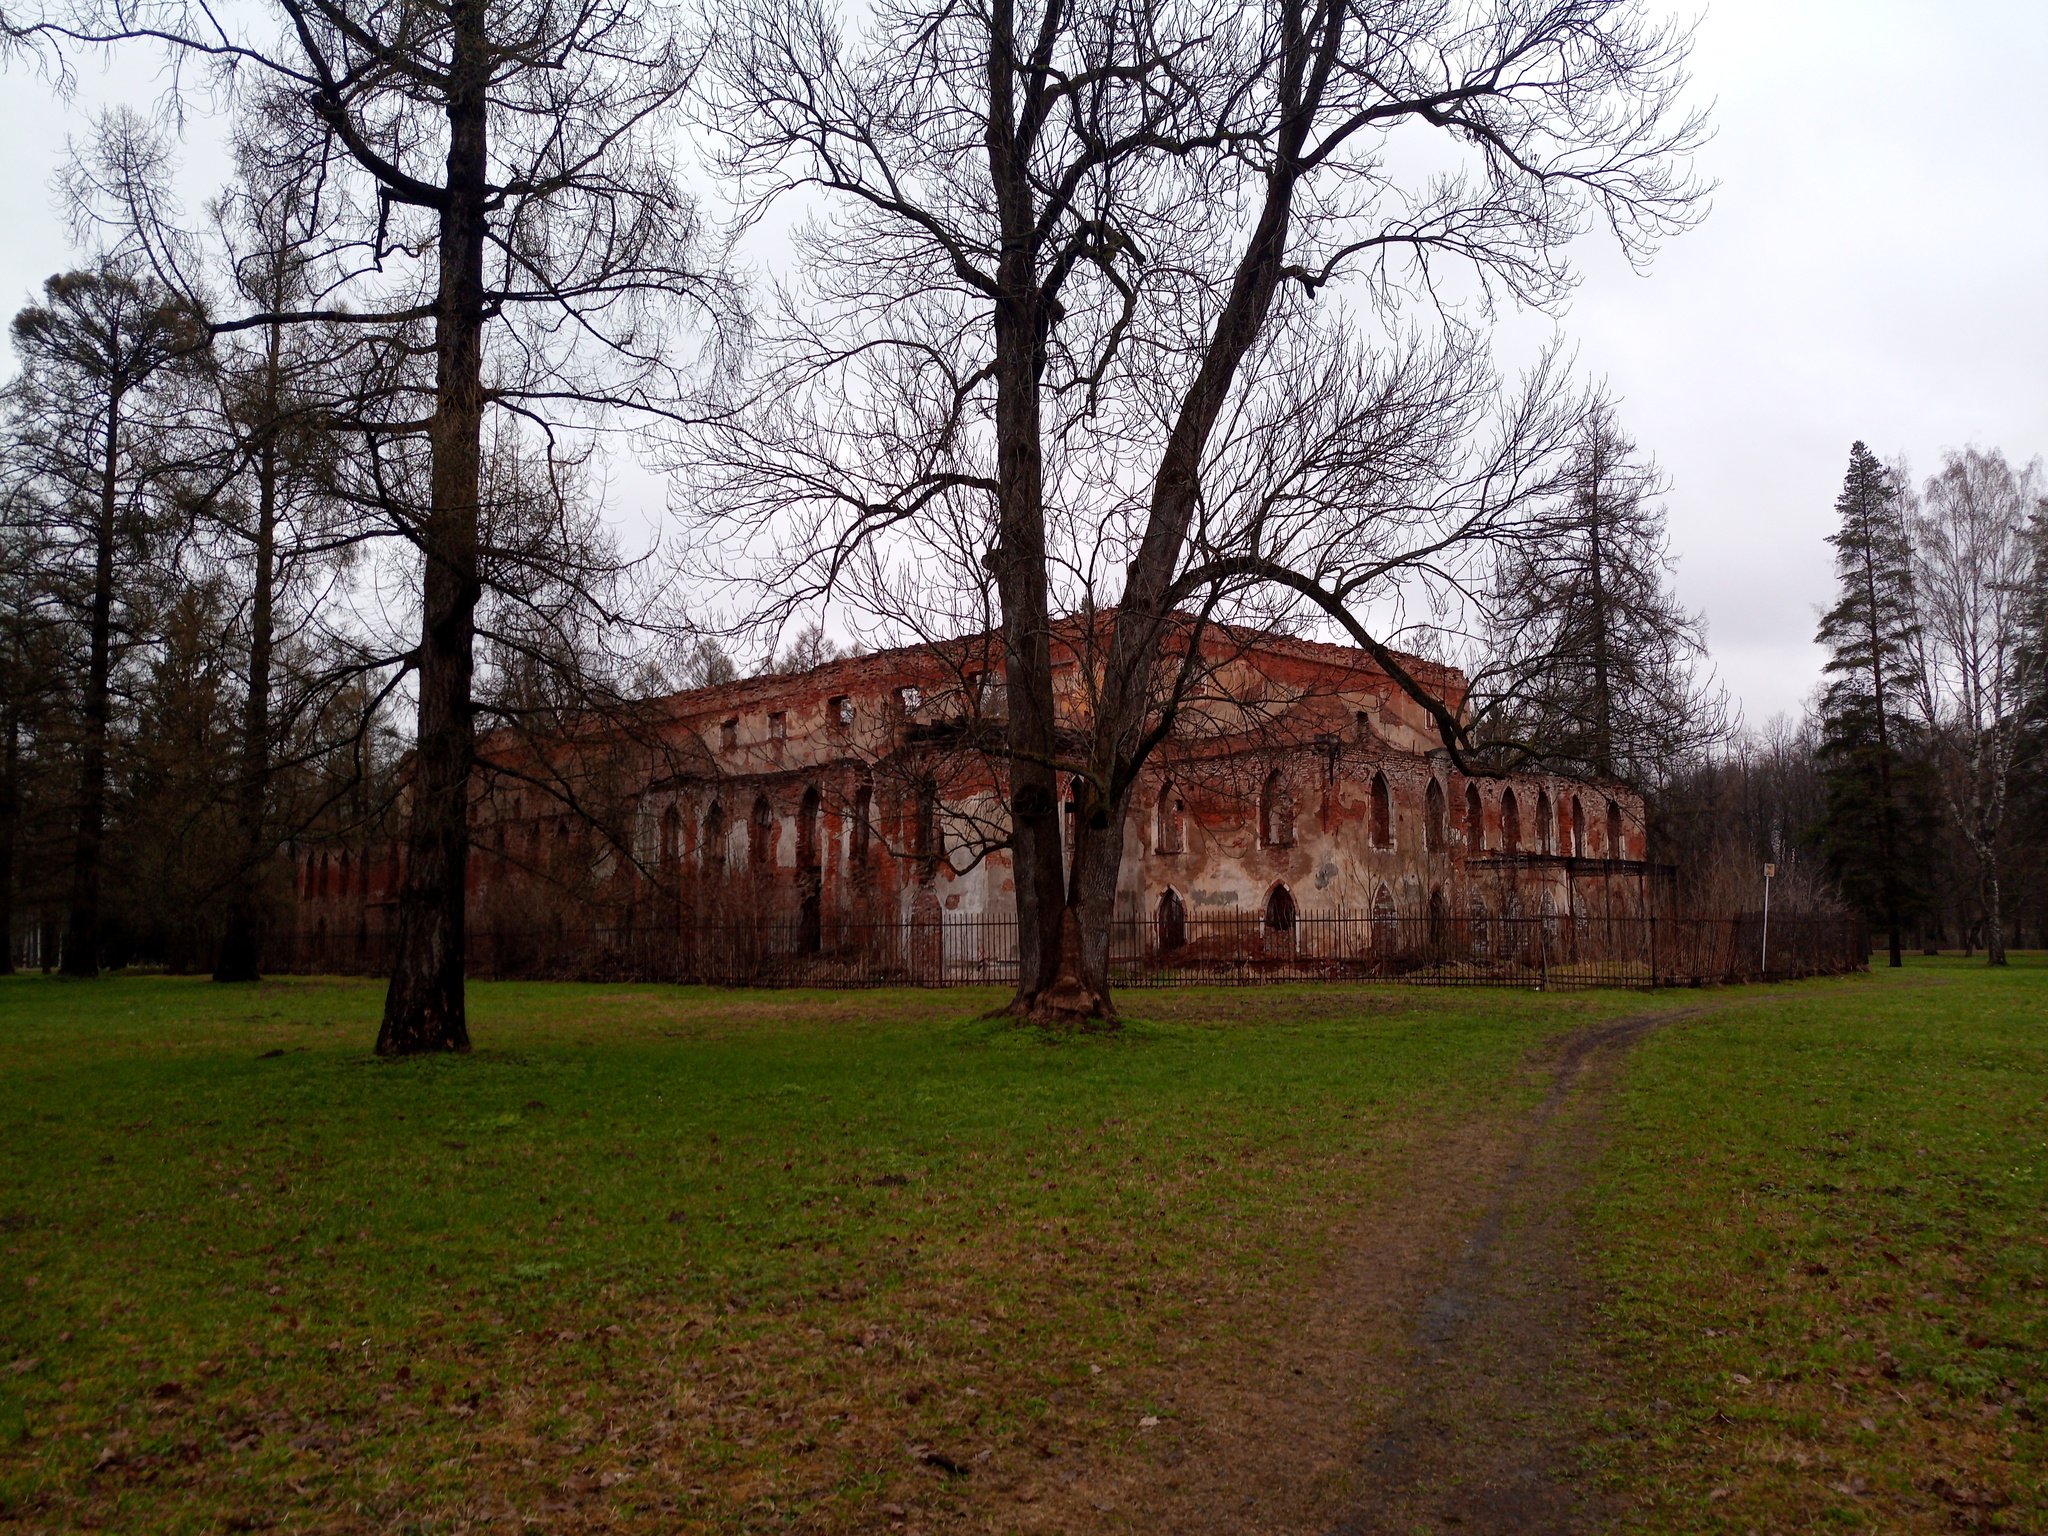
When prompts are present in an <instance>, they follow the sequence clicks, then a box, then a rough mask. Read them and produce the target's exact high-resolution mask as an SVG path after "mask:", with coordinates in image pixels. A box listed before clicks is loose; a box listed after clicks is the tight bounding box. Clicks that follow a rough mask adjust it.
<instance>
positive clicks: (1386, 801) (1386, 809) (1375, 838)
mask: <svg viewBox="0 0 2048 1536" xmlns="http://www.w3.org/2000/svg"><path fill="white" fill-rule="evenodd" d="M1372 845H1373V847H1375V848H1391V847H1393V846H1394V792H1393V790H1392V789H1391V788H1390V787H1389V786H1388V784H1387V776H1386V775H1385V774H1384V773H1376V774H1374V775H1373V776H1372Z"/></svg>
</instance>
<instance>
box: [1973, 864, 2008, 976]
mask: <svg viewBox="0 0 2048 1536" xmlns="http://www.w3.org/2000/svg"><path fill="white" fill-rule="evenodd" d="M1977 868H1978V870H1979V871H1980V874H1979V876H1978V879H1979V887H1978V889H1979V892H1980V894H1981V897H1982V900H1983V902H1984V963H1985V964H1986V965H2003V964H2005V911H2004V908H2003V905H2002V893H2001V891H2000V889H1999V884H1998V856H1997V854H1995V853H1993V852H1992V851H1991V850H1989V849H1986V850H1985V851H1984V852H1983V853H1982V854H1980V855H1978V860H1977Z"/></svg>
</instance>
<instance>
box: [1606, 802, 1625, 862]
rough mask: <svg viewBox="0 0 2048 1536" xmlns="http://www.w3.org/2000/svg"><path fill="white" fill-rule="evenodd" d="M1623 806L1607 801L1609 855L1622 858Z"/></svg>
mask: <svg viewBox="0 0 2048 1536" xmlns="http://www.w3.org/2000/svg"><path fill="white" fill-rule="evenodd" d="M1621 847H1622V844H1621V807H1620V806H1619V805H1617V804H1616V803H1615V802H1614V801H1612V800H1610V801H1608V802H1607V857H1608V858H1610V859H1618V858H1621V857H1622V856H1623V855H1622V851H1621Z"/></svg>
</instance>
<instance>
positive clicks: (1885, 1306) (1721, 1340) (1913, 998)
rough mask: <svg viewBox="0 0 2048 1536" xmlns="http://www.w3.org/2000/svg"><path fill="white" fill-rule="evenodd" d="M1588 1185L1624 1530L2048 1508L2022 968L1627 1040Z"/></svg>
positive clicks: (1822, 997) (1960, 1522) (2036, 1000)
mask: <svg viewBox="0 0 2048 1536" xmlns="http://www.w3.org/2000/svg"><path fill="white" fill-rule="evenodd" d="M1612 1128H1613V1138H1612V1142H1611V1151H1610V1154H1609V1157H1608V1161H1607V1166H1606V1168H1605V1170H1604V1178H1603V1182H1602V1185H1601V1188H1600V1190H1599V1194H1598V1206H1597V1209H1598V1220H1599V1224H1600V1233H1601V1236H1602V1239H1603V1243H1604V1247H1603V1252H1604V1255H1605V1262H1606V1264H1607V1271H1608V1277H1609V1279H1610V1281H1611V1282H1612V1284H1613V1285H1614V1287H1615V1293H1616V1296H1617V1301H1616V1304H1615V1307H1614V1311H1613V1313H1612V1315H1611V1316H1610V1318H1609V1319H1608V1323H1609V1328H1610V1332H1611V1335H1612V1337H1613V1338H1614V1339H1615V1340H1616V1341H1617V1343H1618V1345H1619V1346H1620V1348H1621V1350H1622V1352H1623V1362H1624V1366H1625V1369H1626V1372H1627V1376H1628V1384H1629V1387H1630V1391H1631V1396H1632V1398H1633V1400H1634V1403H1635V1406H1634V1408H1633V1409H1632V1410H1631V1411H1630V1412H1628V1413H1626V1414H1623V1415H1621V1416H1620V1418H1619V1420H1618V1422H1617V1423H1616V1424H1615V1426H1614V1428H1615V1430H1616V1434H1615V1436H1614V1437H1613V1439H1612V1440H1610V1441H1609V1442H1608V1444H1607V1445H1606V1447H1605V1450H1604V1455H1605V1457H1606V1460H1607V1468H1606V1470H1607V1475H1608V1477H1609V1479H1610V1481H1611V1482H1612V1484H1613V1485H1614V1486H1615V1487H1616V1488H1617V1489H1619V1490H1621V1491H1622V1493H1623V1494H1624V1496H1625V1499H1626V1505H1627V1507H1628V1508H1629V1509H1630V1510H1631V1511H1632V1513H1631V1514H1630V1516H1629V1517H1628V1519H1627V1520H1626V1521H1625V1522H1624V1524H1625V1525H1626V1526H1627V1528H1629V1529H1638V1530H1648V1531H1688V1532H1691V1531H1721V1530H1726V1531H1732V1532H1744V1531H1789V1530H1828V1529H1840V1528H1868V1529H1872V1530H1948V1529H1954V1528H1957V1527H1968V1528H1979V1529H1987V1530H1991V1529H2006V1530H2015V1531H2031V1532H2039V1531H2042V1530H2044V1529H2048V1486H2044V1466H2048V1439H2044V1436H2043V1433H2042V1418H2043V1417H2044V1416H2048V964H2044V961H2043V958H2042V957H2040V956H2033V955H2029V956H2020V957H2016V958H2015V961H2014V963H2013V965H2012V966H2011V967H2010V968H2008V969H2007V970H2005V971H2002V972H2001V971H1992V970H1989V969H1987V968H1986V967H1984V966H1983V965H1982V964H1981V962H1980V963H1975V964H1972V963H1967V962H1963V961H1960V960H1955V959H1937V960H1922V959H1918V958H1916V959H1914V960H1913V961H1912V962H1911V963H1910V964H1909V966H1908V967H1907V968H1906V969H1905V970H1904V971H1903V972H1899V973H1889V974H1888V973H1886V972H1884V971H1882V970H1880V971H1879V972H1877V973H1876V974H1875V975H1873V976H1870V977H1867V978H1865V977H1858V978H1853V979H1850V980H1846V981H1843V982H1839V983H1820V984H1809V985H1807V986H1804V987H1801V988H1799V989H1797V990H1793V991H1788V992H1786V993H1784V994H1783V995H1782V996H1779V997H1775V998H1772V999H1770V1000H1768V1001H1762V1002H1756V1003H1750V1004H1747V1005H1746V1006H1744V1007H1742V1008H1740V1009H1739V1010H1736V1011H1733V1012H1729V1013H1725V1014H1721V1015H1717V1016H1715V1017H1712V1018H1709V1019H1706V1020H1703V1021H1701V1022H1699V1023H1696V1024H1691V1025H1687V1026H1683V1027H1680V1028H1676V1029H1670V1030H1666V1031H1664V1032H1662V1033H1661V1034H1658V1035H1656V1036H1654V1037H1652V1038H1651V1039H1649V1040H1648V1041H1646V1042H1645V1043H1644V1044H1643V1045H1642V1046H1641V1047H1640V1048H1639V1050H1638V1053H1637V1055H1636V1057H1635V1058H1634V1060H1633V1061H1632V1063H1631V1064H1630V1066H1629V1068H1628V1072H1627V1077H1626V1080H1625V1086H1624V1088H1623V1091H1622V1096H1621V1098H1620V1100H1619V1102H1618V1103H1617V1105H1616V1106H1615V1112H1614V1115H1613V1120H1612Z"/></svg>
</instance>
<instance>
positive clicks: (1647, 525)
mask: <svg viewBox="0 0 2048 1536" xmlns="http://www.w3.org/2000/svg"><path fill="white" fill-rule="evenodd" d="M1663 489H1664V481H1663V477H1662V475H1661V474H1660V473H1659V471H1658V469H1657V466H1656V465H1655V463H1654V462H1651V461H1649V460H1646V459H1644V458H1642V457H1641V456H1639V454H1638V452H1637V449H1636V445H1635V444H1634V443H1633V442H1631V441H1630V440H1629V439H1628V438H1627V437H1626V436H1625V435H1623V433H1622V431H1621V429H1620V428H1619V426H1618V425H1617V424H1616V423H1615V420H1614V414H1613V411H1612V408H1611V407H1609V406H1608V405H1606V404H1605V403H1603V402H1595V403H1594V404H1593V405H1592V406H1591V407H1590V408H1589V409H1588V411H1587V413H1586V417H1585V423H1584V426H1583V427H1582V429H1581V435H1580V439H1579V443H1578V448H1577V451H1576V453H1575V454H1574V458H1573V464H1572V473H1571V488H1570V490H1569V492H1568V494H1567V495H1566V496H1565V497H1564V498H1562V500H1561V501H1560V503H1559V504H1558V505H1557V506H1556V507H1555V508H1553V509H1552V511H1551V514H1550V515H1549V516H1547V517H1545V518H1543V519H1541V520H1540V521H1539V523H1538V524H1537V525H1536V526H1535V527H1533V528H1532V529H1530V530H1529V536H1528V537H1525V538H1523V539H1520V540H1518V541H1516V542H1515V543H1514V544H1513V545H1512V546H1511V547H1510V548H1509V549H1508V550H1507V551H1506V552H1505V553H1504V554H1503V556H1502V558H1501V560H1500V562H1499V565H1498V566H1497V568H1496V570H1495V573H1494V581H1493V589H1492V593H1491V601H1490V604H1489V606H1490V608H1491V624H1490V636H1491V638H1490V641H1489V644H1488V647H1487V649H1488V653H1489V654H1488V659H1487V661H1486V662H1485V663H1484V664H1483V665H1482V666H1481V667H1480V668H1479V669H1478V670H1477V672H1476V674H1475V676H1474V678H1473V694H1474V696H1475V697H1474V707H1475V709H1476V710H1477V711H1479V712H1481V713H1482V714H1483V715H1484V717H1485V729H1486V733H1487V734H1488V735H1489V736H1492V737H1495V738H1497V739H1503V740H1513V741H1519V742H1522V743H1524V744H1526V745H1527V746H1528V747H1529V748H1531V749H1533V750H1534V751H1535V752H1536V753H1537V754H1538V755H1540V756H1541V757H1542V758H1544V759H1545V760H1546V761H1548V762H1550V763H1553V764H1555V765H1557V766H1558V767H1560V768H1562V769H1564V770H1565V771H1568V772H1575V773H1579V774H1583V775H1585V776H1587V777H1590V778H1593V779H1595V780H1621V781H1623V782H1626V783H1629V784H1633V785H1636V786H1638V787H1642V786H1646V785H1649V784H1653V783H1657V782H1661V781H1662V780H1663V779H1665V778H1667V777H1668V776H1669V775H1670V774H1671V773H1672V772H1673V771H1674V770H1675V769H1676V768H1677V767H1678V766H1679V765H1681V764H1688V763H1692V762H1696V761H1697V760H1698V759H1699V758H1700V756H1701V754H1702V753H1703V752H1705V751H1706V749H1708V748H1710V747H1712V746H1714V745H1716V744H1718V743H1720V742H1722V741H1725V740H1726V739H1727V737H1728V735H1729V726H1728V718H1727V715H1728V711H1727V707H1726V703H1725V700H1724V697H1723V695H1722V694H1721V692H1720V690H1719V689H1718V688H1716V687H1715V686H1714V685H1713V683H1712V681H1711V679H1710V678H1708V677H1705V676H1703V675H1702V668H1701V663H1702V662H1703V660H1704V658H1705V655H1706V636H1705V630H1704V625H1703V623H1702V621H1701V619H1700V618H1699V617H1698V616H1697V615H1695V614H1691V613H1688V612H1686V611H1685V609H1684V608H1683V607H1681V606H1680V605H1679V603H1678V600H1677V598H1676V596H1675V595H1674V594H1673V593H1672V592H1671V590H1670V588H1669V586H1668V585H1667V578H1668V577H1669V575H1670V572H1671V564H1672V562H1671V557H1670V555H1669V554H1668V553H1667V551H1666V535H1665V528H1664V508H1663V505H1662V503H1661V501H1660V500H1659V499H1658V498H1659V497H1660V495H1661V494H1662V492H1663Z"/></svg>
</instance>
